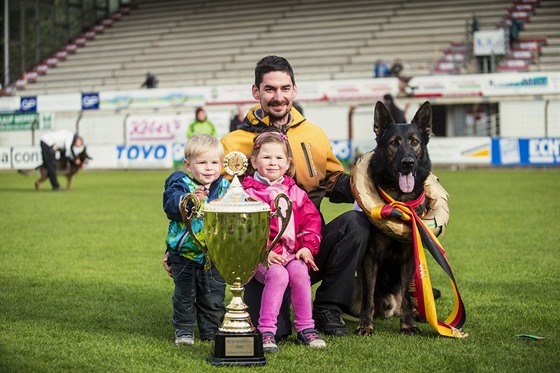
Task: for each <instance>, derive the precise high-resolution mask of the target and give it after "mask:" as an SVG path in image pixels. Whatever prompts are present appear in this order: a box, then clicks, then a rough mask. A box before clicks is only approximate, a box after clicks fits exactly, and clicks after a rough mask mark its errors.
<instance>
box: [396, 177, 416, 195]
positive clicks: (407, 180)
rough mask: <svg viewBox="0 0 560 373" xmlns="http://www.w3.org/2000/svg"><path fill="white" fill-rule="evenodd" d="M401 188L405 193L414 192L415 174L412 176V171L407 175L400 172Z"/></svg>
mask: <svg viewBox="0 0 560 373" xmlns="http://www.w3.org/2000/svg"><path fill="white" fill-rule="evenodd" d="M399 188H401V190H402V191H403V192H404V193H410V192H412V189H414V176H412V172H410V173H408V174H406V175H403V174H399Z"/></svg>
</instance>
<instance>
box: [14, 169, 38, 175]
mask: <svg viewBox="0 0 560 373" xmlns="http://www.w3.org/2000/svg"><path fill="white" fill-rule="evenodd" d="M17 172H18V174H20V175H23V176H31V175H33V174H34V173H35V172H36V169H32V170H17Z"/></svg>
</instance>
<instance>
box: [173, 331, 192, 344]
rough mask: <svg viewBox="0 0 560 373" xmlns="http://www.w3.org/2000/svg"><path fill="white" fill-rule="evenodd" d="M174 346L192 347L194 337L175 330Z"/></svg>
mask: <svg viewBox="0 0 560 373" xmlns="http://www.w3.org/2000/svg"><path fill="white" fill-rule="evenodd" d="M175 344H176V345H177V346H179V345H184V346H192V345H194V336H193V335H192V334H190V333H188V332H185V331H184V330H180V329H177V330H176V331H175Z"/></svg>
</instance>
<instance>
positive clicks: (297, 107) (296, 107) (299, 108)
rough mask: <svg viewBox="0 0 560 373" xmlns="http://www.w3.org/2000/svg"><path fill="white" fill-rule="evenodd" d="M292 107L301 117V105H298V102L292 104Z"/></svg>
mask: <svg viewBox="0 0 560 373" xmlns="http://www.w3.org/2000/svg"><path fill="white" fill-rule="evenodd" d="M292 106H293V107H294V108H295V109H296V110H297V111H299V113H300V114H301V115H303V106H301V104H300V103H299V102H297V101H294V103H293V104H292Z"/></svg>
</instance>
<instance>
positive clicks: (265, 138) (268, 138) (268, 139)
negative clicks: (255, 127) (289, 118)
mask: <svg viewBox="0 0 560 373" xmlns="http://www.w3.org/2000/svg"><path fill="white" fill-rule="evenodd" d="M268 143H275V144H282V145H283V146H284V152H285V153H286V156H287V157H288V161H289V162H290V165H289V166H288V169H287V170H286V175H288V176H290V177H294V175H295V173H296V169H295V166H294V157H293V156H292V149H291V148H290V144H289V143H288V138H287V137H286V135H284V134H283V133H282V132H278V131H266V132H262V133H261V134H259V135H258V136H257V137H255V140H254V145H253V151H252V152H251V157H255V158H257V156H258V155H259V152H260V150H261V146H263V145H264V144H268ZM248 169H249V170H248V173H249V175H253V174H254V173H255V171H256V170H255V169H254V168H253V165H252V164H251V162H249V167H248Z"/></svg>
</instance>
